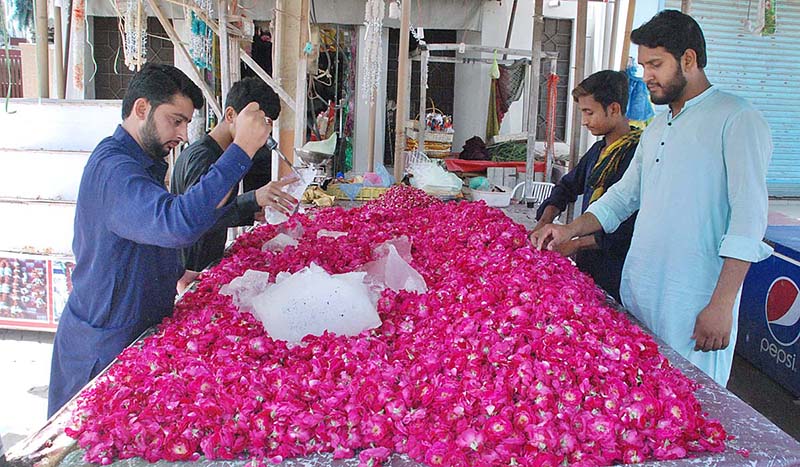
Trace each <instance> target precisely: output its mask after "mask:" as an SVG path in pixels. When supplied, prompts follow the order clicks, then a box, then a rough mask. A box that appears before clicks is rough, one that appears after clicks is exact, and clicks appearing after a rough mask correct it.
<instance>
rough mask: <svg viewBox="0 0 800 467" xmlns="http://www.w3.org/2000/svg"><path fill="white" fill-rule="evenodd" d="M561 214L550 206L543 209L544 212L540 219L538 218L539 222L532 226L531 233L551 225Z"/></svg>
mask: <svg viewBox="0 0 800 467" xmlns="http://www.w3.org/2000/svg"><path fill="white" fill-rule="evenodd" d="M559 214H561V211H559V210H558V208H557V207H555V206H553V205H550V206H547V207H546V208H544V212H542V217H540V218H539V221H538V222H537V223H536V225H534V226H533V230H531V233H533V232H536V231H537V230H541V229H542V227H544V226H546V225H549V224H552V223H553V221H554V220H555V218H556V217H558V215H559Z"/></svg>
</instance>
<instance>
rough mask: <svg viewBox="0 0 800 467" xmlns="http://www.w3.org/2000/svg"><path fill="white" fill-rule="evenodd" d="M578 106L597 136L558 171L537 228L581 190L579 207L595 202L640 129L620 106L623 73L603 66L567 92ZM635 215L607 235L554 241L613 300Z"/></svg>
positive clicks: (624, 101) (627, 158) (624, 92)
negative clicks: (574, 161)
mask: <svg viewBox="0 0 800 467" xmlns="http://www.w3.org/2000/svg"><path fill="white" fill-rule="evenodd" d="M572 97H573V99H574V100H575V102H577V103H578V108H579V109H580V111H581V124H582V125H583V126H585V127H586V128H587V129H588V130H589V131H590V132H591V133H592V134H593V135H594V136H602V137H603V139H601V140H600V141H598V142H596V143H595V144H594V145H592V147H591V148H589V150H588V151H586V154H584V155H583V157H582V158H581V160H580V162H579V163H578V165H577V166H576V167H575V168H574V169H572V170H571V171H570V172H569V173H568V174H566V175H564V176H563V177H562V178H561V180H560V181H559V182H558V185H556V186H555V187H554V188H553V192H552V194H551V195H550V197H549V198H547V199H546V200H544V202H542V204H541V206H539V210H538V211H537V213H536V217H537V219H538V223H537V224H536V226H535V227H534V229H533V231H534V232H536V231H537V230H539V229H541V228H542V227H544V226H545V225H547V224H551V223H552V222H553V220H554V219H555V218H556V217H558V215H559V214H561V212H562V211H564V210H565V209H566V207H567V204H569V203H573V202H575V201H576V200H577V199H578V196H579V195H583V206H582V211H585V210H586V208H587V207H588V206H589V204H591V203H593V202H594V201H596V200H597V199H598V198H600V196H602V194H603V193H605V191H606V190H607V189H608V188H609V187H610V186H611V185H613V184H614V183H616V182H617V181H619V179H620V178H622V174H623V173H625V170H626V169H627V168H628V164H630V162H631V159H632V158H633V153H634V152H635V151H636V146H637V145H638V144H639V136H640V135H641V134H642V131H641V130H638V129H634V128H631V127H630V126H629V124H628V118H627V117H626V116H625V109H626V108H627V106H628V77H627V76H626V75H625V73H622V72H618V71H610V70H604V71H599V72H597V73H594V74H593V75H591V76H589V77H588V78H586V79H585V80H583V81H582V82H581V83H580V84H579V85H578V87H576V88H575V89H574V90H573V91H572ZM635 219H636V214H634V215H632V216H631V217H630V218H629V219H628V220H627V221H625V222H624V223H623V224H622V225H620V227H619V229H617V231H615V232H614V233H611V234H606V233H603V231H600V232H597V233H595V234H593V235H587V236H585V237H579V238H575V239H572V240H569V241H567V242H564V243H562V244H560V245H559V246H558V251H559V252H560V253H561V254H563V255H564V256H571V255H573V254H575V263H576V264H577V265H578V268H579V269H580V270H581V271H583V272H585V273H587V274H589V275H590V276H592V278H593V279H594V281H595V283H597V285H598V286H600V287H602V288H603V289H604V290H605V291H607V292H608V293H609V294H611V295H612V296H613V297H614V298H615V299H617V300H618V301H619V299H620V297H619V284H620V279H621V277H622V265H623V264H624V262H625V255H627V253H628V248H629V247H630V244H631V236H632V235H633V224H634V222H635Z"/></svg>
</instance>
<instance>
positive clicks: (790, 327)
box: [764, 276, 800, 346]
mask: <svg viewBox="0 0 800 467" xmlns="http://www.w3.org/2000/svg"><path fill="white" fill-rule="evenodd" d="M764 308H765V312H766V319H767V326H768V327H769V332H770V334H772V337H773V338H774V339H775V340H776V341H778V343H780V344H781V345H784V346H790V345H792V344H794V343H795V342H797V340H798V338H800V289H798V287H797V284H795V283H794V281H793V280H791V279H789V278H788V277H785V276H784V277H779V278H777V279H775V280H774V281H773V282H772V285H770V286H769V291H768V292H767V300H766V304H765V307H764Z"/></svg>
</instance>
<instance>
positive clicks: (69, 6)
mask: <svg viewBox="0 0 800 467" xmlns="http://www.w3.org/2000/svg"><path fill="white" fill-rule="evenodd" d="M64 3H65V5H66V8H67V10H66V11H67V28H66V29H67V32H66V34H65V35H66V38H65V39H64V70H69V41H70V38H71V37H72V1H71V0H66V1H65V2H64ZM66 86H67V77H66V72H65V76H64V88H65V89H66ZM64 94H65V95H66V90H65V91H64Z"/></svg>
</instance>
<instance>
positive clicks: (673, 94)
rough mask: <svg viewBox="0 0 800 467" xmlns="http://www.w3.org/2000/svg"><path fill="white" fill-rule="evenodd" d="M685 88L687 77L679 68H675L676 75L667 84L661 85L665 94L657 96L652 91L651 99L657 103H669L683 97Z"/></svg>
mask: <svg viewBox="0 0 800 467" xmlns="http://www.w3.org/2000/svg"><path fill="white" fill-rule="evenodd" d="M685 88H686V77H685V76H683V74H682V73H681V71H680V68H679V69H677V70H675V76H674V77H673V78H672V79H671V80H670V81H669V82H668V83H667V84H666V85H664V86H662V87H661V89H662V90H663V91H664V94H663V95H662V96H660V97H656V96H655V94H653V93H652V92H651V93H650V100H651V101H653V104H656V105H663V104H669V103H671V102H674V101H676V100H677V99H678V98H679V97H681V94H683V90H684V89H685Z"/></svg>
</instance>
